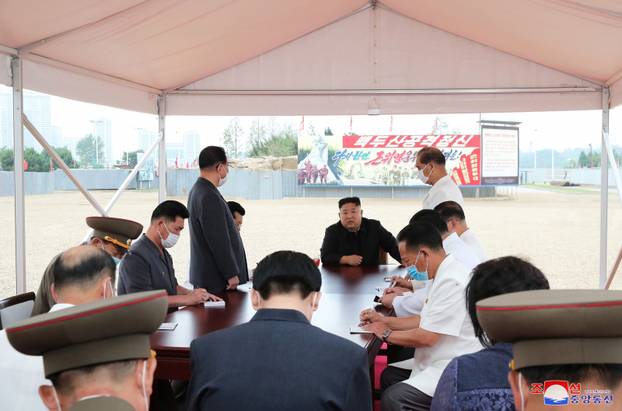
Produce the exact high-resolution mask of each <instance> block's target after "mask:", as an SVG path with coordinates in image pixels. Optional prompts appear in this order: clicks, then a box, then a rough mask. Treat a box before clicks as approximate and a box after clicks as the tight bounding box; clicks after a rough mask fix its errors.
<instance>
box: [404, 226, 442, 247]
mask: <svg viewBox="0 0 622 411" xmlns="http://www.w3.org/2000/svg"><path fill="white" fill-rule="evenodd" d="M397 241H398V242H400V243H401V242H405V243H406V248H408V249H411V250H414V249H417V248H420V247H421V246H426V247H428V248H430V249H432V250H442V249H443V239H442V238H441V234H440V233H439V232H438V230H437V229H436V228H435V227H434V226H432V225H431V224H429V223H427V222H421V221H420V222H416V223H414V224H408V225H407V226H406V227H404V228H402V230H401V231H400V232H399V234H398V235H397Z"/></svg>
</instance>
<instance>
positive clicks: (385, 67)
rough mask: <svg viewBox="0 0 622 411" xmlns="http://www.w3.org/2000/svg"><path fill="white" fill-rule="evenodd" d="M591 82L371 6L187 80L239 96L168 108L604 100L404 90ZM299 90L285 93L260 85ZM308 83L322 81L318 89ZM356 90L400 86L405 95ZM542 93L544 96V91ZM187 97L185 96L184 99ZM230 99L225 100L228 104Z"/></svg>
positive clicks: (564, 105) (302, 110)
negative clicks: (259, 93) (320, 93)
mask: <svg viewBox="0 0 622 411" xmlns="http://www.w3.org/2000/svg"><path fill="white" fill-rule="evenodd" d="M559 87H566V88H573V87H594V84H593V83H590V82H588V81H585V80H581V79H578V78H576V77H573V76H570V75H567V74H564V73H561V72H559V71H556V70H553V69H550V68H547V67H544V66H542V65H539V64H536V63H533V62H530V61H528V60H524V59H521V58H518V57H515V56H512V55H509V54H506V53H503V52H500V51H497V50H495V49H492V48H490V47H487V46H483V45H481V44H478V43H475V42H472V41H470V40H467V39H464V38H462V37H458V36H455V35H452V34H449V33H447V32H444V31H441V30H438V29H435V28H433V27H430V26H428V25H425V24H422V23H419V22H417V21H415V20H412V19H410V18H408V17H404V16H402V15H399V14H396V13H395V12H393V11H390V10H386V9H376V10H372V9H367V10H365V11H362V12H359V13H357V14H355V15H353V16H350V17H348V18H346V19H343V20H340V21H338V22H336V23H334V24H331V25H329V26H327V27H324V28H322V29H320V30H317V31H315V32H313V33H310V34H308V35H306V36H304V37H302V38H300V39H298V40H296V41H294V42H291V43H288V44H286V45H284V46H282V47H279V48H278V49H275V50H273V51H270V52H268V53H266V54H264V55H261V56H259V57H256V58H254V59H252V60H250V61H247V62H246V63H242V64H240V65H237V66H235V67H232V68H230V69H228V70H225V71H222V72H220V73H217V74H215V75H212V76H209V77H207V78H205V79H202V80H199V81H197V82H195V83H192V84H191V85H189V86H187V87H184V90H193V91H198V90H229V91H231V90H237V91H239V94H240V95H237V96H222V95H217V96H214V95H210V96H197V95H193V96H192V97H191V98H188V97H189V96H187V95H184V96H170V97H169V103H168V113H169V114H216V113H219V114H227V115H232V114H236V110H237V114H249V115H260V114H265V115H278V114H279V113H281V114H344V113H346V114H366V113H367V110H368V108H380V109H381V111H382V112H383V113H395V114H397V113H404V114H405V113H435V112H439V113H452V112H479V111H537V110H576V109H597V108H600V100H599V97H598V93H584V94H580V93H563V94H561V93H554V94H548V95H546V96H544V95H539V94H538V95H536V94H506V95H497V94H485V95H480V94H478V95H472V96H466V95H461V96H455V95H454V96H448V95H414V93H413V94H408V90H417V91H418V92H420V91H421V90H429V89H446V90H449V89H499V88H503V89H511V88H559ZM262 90H263V91H274V90H294V91H295V90H303V91H302V92H301V93H300V95H296V94H295V92H294V93H293V94H292V95H288V96H277V95H269V96H256V95H244V92H245V91H248V94H253V93H254V92H256V91H262ZM305 90H306V91H313V90H326V91H327V93H326V95H324V96H309V95H305V94H306V93H305ZM331 90H332V91H335V92H338V93H343V92H344V90H352V91H353V93H352V94H356V92H360V91H361V90H402V91H403V93H404V95H390V96H389V95H374V94H371V93H370V94H369V95H367V96H365V95H340V96H335V95H332V96H331V95H329V94H330V91H331ZM541 96H542V99H540V97H541ZM185 98H188V99H189V100H190V101H188V102H187V103H186V102H184V101H182V100H183V99H185ZM230 103H231V105H230Z"/></svg>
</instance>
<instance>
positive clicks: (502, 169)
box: [481, 125, 518, 185]
mask: <svg viewBox="0 0 622 411" xmlns="http://www.w3.org/2000/svg"><path fill="white" fill-rule="evenodd" d="M481 136H482V184H486V185H503V184H518V127H499V126H487V125H483V126H482V133H481Z"/></svg>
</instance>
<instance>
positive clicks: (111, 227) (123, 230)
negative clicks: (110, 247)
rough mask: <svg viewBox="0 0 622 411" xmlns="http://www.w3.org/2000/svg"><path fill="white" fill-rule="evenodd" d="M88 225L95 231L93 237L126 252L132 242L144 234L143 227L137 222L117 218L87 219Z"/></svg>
mask: <svg viewBox="0 0 622 411" xmlns="http://www.w3.org/2000/svg"><path fill="white" fill-rule="evenodd" d="M86 225H88V226H89V227H91V228H92V229H93V237H99V238H101V239H104V240H106V241H109V242H111V243H113V244H115V245H118V246H119V247H123V248H125V249H126V250H127V249H129V248H130V245H131V244H132V240H135V239H136V238H138V236H139V235H140V233H142V232H143V225H142V224H140V223H137V222H136V221H132V220H126V219H124V218H115V217H99V216H97V217H87V218H86Z"/></svg>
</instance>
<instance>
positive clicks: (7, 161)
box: [0, 147, 13, 171]
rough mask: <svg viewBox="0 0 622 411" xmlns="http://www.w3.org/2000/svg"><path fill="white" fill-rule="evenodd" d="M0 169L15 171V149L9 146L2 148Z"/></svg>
mask: <svg viewBox="0 0 622 411" xmlns="http://www.w3.org/2000/svg"><path fill="white" fill-rule="evenodd" d="M0 170H4V171H13V150H12V149H10V148H7V147H2V148H0Z"/></svg>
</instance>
